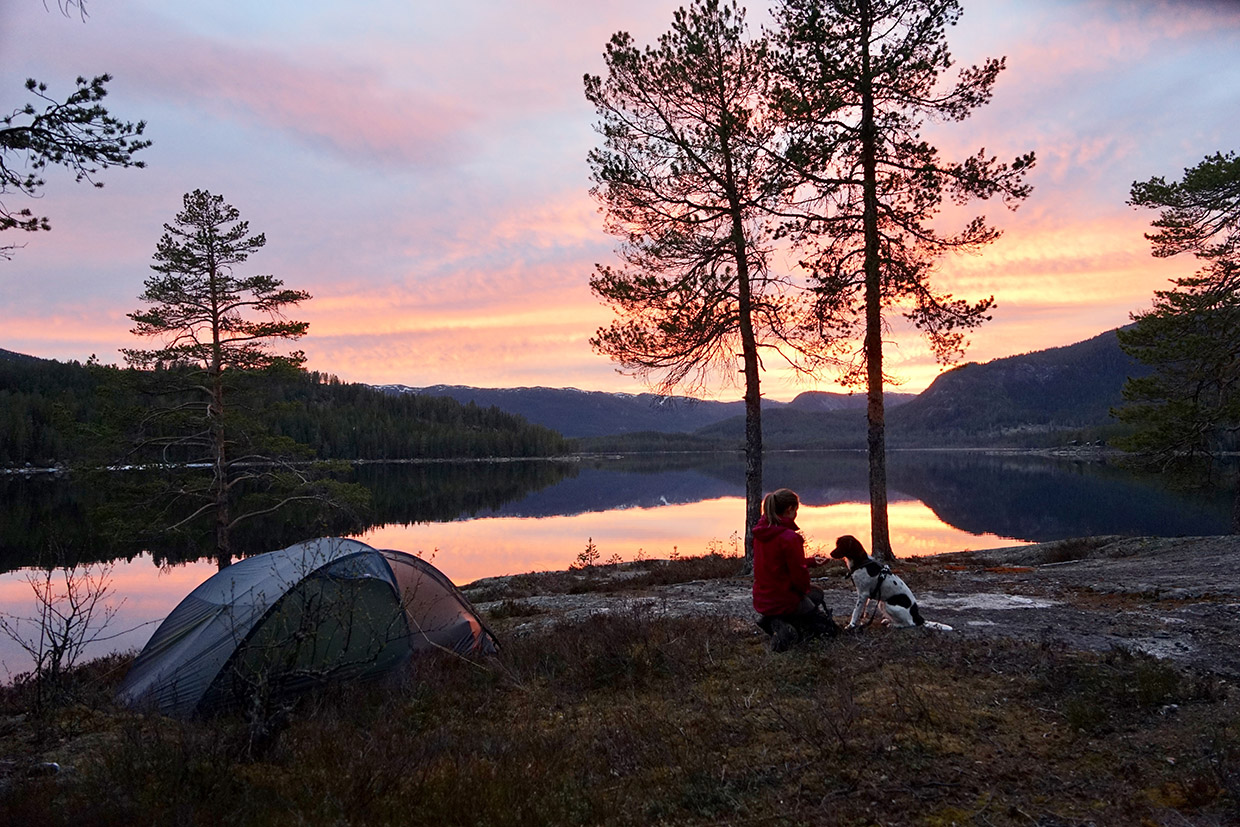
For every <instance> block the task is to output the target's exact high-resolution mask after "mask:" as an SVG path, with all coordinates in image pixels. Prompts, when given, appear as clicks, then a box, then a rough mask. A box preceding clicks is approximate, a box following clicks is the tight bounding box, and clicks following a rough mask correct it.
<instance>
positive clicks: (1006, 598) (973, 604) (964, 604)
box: [917, 592, 1059, 611]
mask: <svg viewBox="0 0 1240 827" xmlns="http://www.w3.org/2000/svg"><path fill="white" fill-rule="evenodd" d="M917 602H918V603H919V604H920V605H922V606H924V607H925V608H929V609H948V610H953V611H965V610H967V609H983V610H992V611H1003V610H1006V609H1049V608H1051V607H1052V606H1058V605H1059V601H1057V600H1046V599H1044V598H1040V597H1024V596H1022V595H1019V594H992V593H987V592H981V593H979V594H962V595H954V596H925V597H920V598H918V600H917Z"/></svg>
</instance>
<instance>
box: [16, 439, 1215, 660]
mask: <svg viewBox="0 0 1240 827" xmlns="http://www.w3.org/2000/svg"><path fill="white" fill-rule="evenodd" d="M889 466H890V467H889V478H890V489H891V490H890V499H891V504H890V524H891V539H892V544H893V546H894V547H895V550H896V554H897V555H899V556H911V555H922V554H934V553H938V552H944V551H958V550H962V549H978V548H993V547H996V546H1006V545H1017V544H1020V543H1027V542H1042V541H1047V540H1055V539H1062V538H1065V537H1075V536H1085V535H1097V534H1126V535H1147V534H1148V535H1163V536H1180V535H1184V536H1191V535H1204V534H1222V533H1226V532H1227V530H1228V525H1229V514H1230V511H1229V507H1230V500H1229V496H1228V495H1227V494H1221V495H1212V496H1208V497H1207V496H1201V495H1196V496H1192V495H1189V494H1185V493H1181V492H1175V491H1171V490H1168V489H1166V488H1165V487H1163V486H1162V485H1160V484H1159V482H1158V481H1157V480H1151V479H1140V478H1137V477H1134V476H1133V475H1131V474H1129V473H1127V472H1125V471H1123V470H1121V469H1118V468H1115V467H1112V466H1110V465H1106V464H1100V463H1082V462H1069V461H1056V460H1050V459H1045V458H1035V457H1010V456H989V455H982V454H975V453H967V452H955V453H941V452H897V453H893V454H892V456H891V458H890V461H889ZM766 479H767V484H768V488H771V487H778V486H788V487H791V488H794V489H795V490H797V491H798V492H799V493H800V494H801V498H802V508H801V512H800V516H799V518H798V519H799V522H800V525H801V527H802V528H803V529H804V530H805V533H806V535H807V537H808V538H809V543H810V546H811V548H812V547H814V546H817V545H824V546H827V547H830V546H831V545H832V544H833V542H834V539H835V537H836V536H838V535H840V534H855V535H857V536H858V537H860V538H862V539H863V542H865V541H868V536H869V508H868V505H866V502H867V498H866V468H865V457H864V455H863V454H861V453H854V452H822V453H795V454H777V455H773V456H771V457H770V458H768V460H767V467H766ZM358 481H359V482H361V483H363V484H364V485H366V486H367V487H368V488H369V489H370V490H371V491H372V497H373V502H374V509H373V514H371V515H370V524H369V525H365V524H358V525H354V526H353V527H352V529H351V530H343V531H338V532H337V533H342V534H346V535H347V536H354V537H357V538H358V539H361V540H363V541H365V542H367V543H370V544H371V545H374V546H379V547H384V548H393V549H400V550H403V551H408V552H412V553H415V554H419V555H421V556H423V557H424V558H426V559H429V560H431V561H432V562H433V563H434V564H435V565H436V566H437V567H439V568H440V569H441V570H442V571H443V572H444V573H445V574H446V575H447V576H448V577H450V578H451V579H452V580H453V581H454V582H456V583H458V584H464V583H468V582H470V581H473V580H476V579H479V578H481V577H489V576H493V575H503V574H515V573H520V572H526V571H539V570H547V569H563V568H566V567H567V566H569V565H570V564H572V563H573V562H574V561H575V560H576V559H577V555H578V554H580V553H581V552H582V551H583V550H584V549H585V547H586V544H587V543H589V542H593V543H594V545H595V546H596V547H597V549H598V552H599V555H600V559H601V560H603V561H610V560H614V559H621V560H634V559H638V558H666V557H670V556H674V555H677V554H681V555H695V554H701V553H703V552H706V551H710V550H720V551H724V552H725V553H730V552H733V551H735V552H736V553H739V551H740V546H741V532H742V530H743V521H744V500H743V495H744V467H743V463H742V462H741V461H740V459H739V458H736V457H722V458H721V457H708V458H701V457H699V458H678V459H675V460H669V459H666V458H663V459H659V460H649V459H645V460H633V459H628V460H620V459H617V460H582V461H580V462H573V463H541V462H540V463H496V464H477V463H474V464H463V465H446V464H438V465H418V466H411V465H404V466H364V467H363V468H361V469H359V470H358ZM96 488H97V487H96ZM0 495H2V498H0V502H3V503H4V507H3V510H0V569H3V570H4V573H3V574H0V612H3V613H5V614H6V615H7V616H8V617H10V618H12V617H14V616H17V617H31V616H33V615H34V614H35V609H36V606H35V602H34V600H33V598H32V593H31V587H30V584H29V583H28V579H29V578H30V577H31V576H32V575H33V574H35V573H37V572H38V571H39V570H38V569H36V568H32V566H33V565H34V564H35V563H36V562H37V561H38V560H40V559H41V553H42V551H43V549H45V548H47V547H48V546H49V544H51V543H54V544H56V545H57V546H58V547H64V546H66V545H67V546H70V547H79V548H89V549H92V550H96V549H97V550H99V553H98V554H96V555H94V556H93V557H91V558H90V559H99V560H104V559H106V558H107V557H109V556H111V554H112V553H109V552H107V551H106V544H105V543H104V542H103V541H102V540H99V539H98V538H97V537H95V536H94V534H92V519H93V517H92V515H93V514H94V513H95V511H94V505H95V504H96V503H97V501H98V500H99V499H100V498H106V491H105V492H100V491H98V490H75V488H74V486H73V484H72V483H68V482H65V481H63V480H61V481H56V480H49V479H47V478H31V479H23V478H7V479H3V480H0ZM262 529H263V530H262V531H259V532H258V533H255V534H251V535H247V536H246V537H245V538H243V543H242V545H243V546H244V547H246V548H249V549H250V550H253V551H258V550H271V549H275V548H282V547H284V546H286V545H290V544H292V543H294V542H297V541H299V540H303V539H307V538H308V537H312V536H316V532H315V531H314V530H313V528H312V527H308V526H306V525H297V524H295V523H293V522H290V521H287V520H286V521H283V522H280V523H278V524H276V523H272V524H270V525H267V526H264V527H262ZM320 533H321V532H320ZM113 553H116V554H124V555H125V556H122V557H120V559H115V560H113V561H112V562H111V563H110V565H111V566H112V569H111V580H112V585H113V588H114V590H115V597H114V599H113V601H112V603H113V605H116V606H119V610H118V612H117V615H116V617H115V619H114V620H113V621H112V623H111V625H110V626H109V628H108V632H107V635H108V639H107V640H106V641H101V642H100V643H98V644H96V645H95V646H94V647H92V648H91V649H90V650H88V655H98V654H105V653H106V652H108V651H116V650H126V649H136V648H140V647H141V646H142V645H143V644H144V643H145V642H146V640H147V638H149V637H150V635H151V633H152V632H153V631H154V628H155V625H156V624H157V623H158V621H159V620H161V619H162V618H163V617H164V616H165V615H166V614H167V613H168V612H169V611H170V610H171V609H172V608H173V607H174V606H175V605H176V604H177V603H178V602H179V601H180V600H181V598H182V597H184V596H185V595H186V594H188V593H189V592H190V591H191V590H193V588H194V587H196V586H197V585H198V584H199V583H201V582H202V581H203V580H205V579H206V578H207V577H209V576H210V575H211V574H212V573H213V572H214V571H215V570H216V569H215V565H214V563H213V562H210V561H205V560H193V559H188V560H184V559H183V558H184V556H185V555H184V552H178V553H175V554H174V553H172V552H171V551H169V550H159V549H148V550H141V551H138V550H135V549H126V550H117V551H116V552H113ZM190 556H191V557H192V555H190ZM20 628H21V630H23V631H24V632H26V633H27V634H29V633H30V632H32V631H33V629H32V628H31V627H30V626H29V625H28V624H26V625H23V626H21V627H20ZM0 662H2V664H3V667H2V668H0V679H5V680H11V678H12V677H13V676H14V675H15V674H18V673H20V672H23V671H26V670H27V669H29V665H30V663H29V659H28V658H27V656H26V655H25V653H24V652H22V651H21V650H20V648H19V647H18V646H17V645H16V644H14V643H13V642H12V641H10V640H9V639H7V638H5V637H2V636H0Z"/></svg>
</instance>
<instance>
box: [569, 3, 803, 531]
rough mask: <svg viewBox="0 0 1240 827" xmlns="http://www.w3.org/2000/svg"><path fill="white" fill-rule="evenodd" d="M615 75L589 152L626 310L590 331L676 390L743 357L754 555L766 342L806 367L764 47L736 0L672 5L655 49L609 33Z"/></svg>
mask: <svg viewBox="0 0 1240 827" xmlns="http://www.w3.org/2000/svg"><path fill="white" fill-rule="evenodd" d="M604 58H605V60H606V63H607V75H606V77H604V78H600V77H597V76H591V75H587V76H586V78H585V92H586V97H587V98H588V99H589V101H590V102H591V103H592V104H594V107H595V109H596V110H597V111H598V115H599V117H600V121H599V124H598V127H597V129H598V132H599V134H601V135H602V137H603V143H602V146H601V147H600V148H598V149H595V150H593V151H591V153H590V155H589V162H590V166H591V168H592V170H593V177H594V182H595V186H594V188H593V189H592V193H593V195H594V196H595V198H596V199H597V200H598V201H599V202H600V203H601V204H602V206H603V212H604V215H605V221H606V227H607V230H608V231H609V232H610V233H612V234H613V235H616V236H618V237H619V238H620V239H622V242H621V246H620V247H619V249H618V254H619V256H620V258H621V260H622V261H623V262H624V266H623V267H621V268H619V269H613V268H611V267H607V266H603V265H599V266H597V268H596V272H595V274H594V276H593V278H592V279H591V281H590V286H591V288H592V289H593V291H594V293H595V294H596V295H598V296H599V297H601V298H602V299H604V300H605V301H607V302H608V303H609V304H610V305H611V306H612V307H613V308H614V309H615V311H616V312H617V314H618V315H619V319H618V320H617V321H615V322H613V323H612V324H611V325H610V326H608V327H605V328H601V329H600V330H599V331H598V333H597V335H596V336H595V337H594V338H593V339H592V340H591V343H592V344H593V345H594V347H595V348H596V349H597V350H598V351H599V352H601V353H604V354H606V355H607V356H609V357H611V358H612V359H614V360H615V361H617V362H618V363H619V364H620V365H622V366H623V368H624V369H626V370H630V371H632V372H634V373H635V374H637V375H639V376H642V377H644V378H647V379H654V380H655V385H656V389H657V390H658V391H659V392H661V393H668V392H670V391H671V389H672V388H673V387H675V386H677V385H681V384H687V385H689V386H691V387H698V388H700V387H702V386H703V385H704V384H705V383H706V382H707V380H708V378H709V377H711V376H713V375H715V373H716V372H717V371H722V372H723V373H724V375H725V376H727V377H728V378H729V379H731V377H732V375H733V373H732V372H733V371H735V370H736V368H737V361H738V358H739V362H740V365H739V367H740V373H741V374H742V375H743V377H744V387H745V392H744V398H745V422H746V424H745V456H746V471H745V492H746V541H745V547H746V554H747V555H751V554H752V537H751V530H752V527H753V524H754V523H755V522H756V521H757V519H758V516H759V511H760V508H761V500H762V494H763V491H762V420H761V387H760V382H761V380H760V374H761V370H762V358H761V351H762V350H763V349H764V348H765V349H768V352H770V353H779V354H781V355H782V356H783V357H784V358H787V359H789V360H790V361H792V362H793V363H794V364H798V363H799V362H798V360H800V359H803V358H807V359H808V360H809V361H810V362H812V361H813V359H814V358H815V354H814V353H813V352H812V348H813V347H814V345H812V344H811V345H807V344H806V343H805V342H802V341H797V339H796V336H797V333H798V330H797V324H796V322H797V319H796V318H795V317H796V315H797V313H798V301H797V298H796V291H795V290H794V289H792V285H791V284H790V282H789V280H788V279H787V278H786V277H784V276H782V275H780V274H776V273H774V272H772V271H771V269H770V267H769V261H768V253H769V245H770V242H771V227H770V218H769V216H770V210H771V209H772V206H773V204H774V199H775V198H776V196H777V195H778V186H777V184H776V181H775V180H774V178H773V177H772V176H773V174H774V171H775V167H774V165H773V163H772V157H773V153H772V146H773V142H774V141H775V138H776V135H775V130H774V125H773V123H772V121H771V120H770V118H769V117H768V112H767V107H766V92H767V60H768V54H767V46H766V43H765V42H764V41H763V40H762V39H760V38H758V39H755V38H750V37H749V36H748V35H747V31H746V26H745V21H744V11H743V10H742V9H741V8H740V6H739V5H737V4H736V3H735V2H723V3H721V2H718V0H697V2H694V3H692V4H691V5H690V6H689V8H688V9H687V10H686V9H683V8H682V9H680V10H678V11H676V12H675V14H674V17H673V22H672V28H671V30H670V31H668V32H667V33H666V34H664V35H662V36H661V37H660V38H659V42H658V45H657V46H651V47H646V48H645V49H642V48H639V47H638V46H637V45H636V44H635V43H634V42H633V39H632V38H631V37H630V36H629V35H628V34H626V33H623V32H621V33H618V34H616V35H615V36H613V37H612V39H611V41H610V42H609V43H608V44H607V48H606V52H605V55H604Z"/></svg>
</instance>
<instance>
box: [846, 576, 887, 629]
mask: <svg viewBox="0 0 1240 827" xmlns="http://www.w3.org/2000/svg"><path fill="white" fill-rule="evenodd" d="M869 562H870V561H869V560H866V561H865V563H862V564H861V565H860V566H857V568H855V569H854V568H848V569H847V570H846V571H845V572H844V579H845V580H851V579H852V576H853V575H854V574H856V573H857V572H858V571H860V570H861V569H863V568H865V567H866V565H868V564H869ZM890 576H891V566H887V565H884V566H883V567H882V568H881V569H879V571H878V574H877V575H876V576H875V578H874V585H873V586H871V587H870V595H869V597H870V600H873V601H874V609H873V610H872V611H871V612H870V617H869V618H868V619H867V620H865V621H863V622H862V624H861V625H862V626H869V625H870V624H871V623H872V622H874V618H875V617H877V616H878V601H880V600H882V598H881V597H880V596H879V595H881V594H882V591H883V582H884V581H885V580H886V579H887V578H888V577H890Z"/></svg>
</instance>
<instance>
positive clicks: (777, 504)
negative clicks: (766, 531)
mask: <svg viewBox="0 0 1240 827" xmlns="http://www.w3.org/2000/svg"><path fill="white" fill-rule="evenodd" d="M800 503H801V500H800V498H799V497H797V494H796V492H795V491H793V490H792V489H791V488H780V489H779V490H778V491H772V492H771V493H770V494H767V495H766V497H765V498H763V500H762V516H764V517H766V521H767V522H768V523H770V524H771V525H781V522H780V519H779V515H780V514H783V513H785V512H786V511H787V510H788V509H790V508H792V506H794V505H800Z"/></svg>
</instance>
